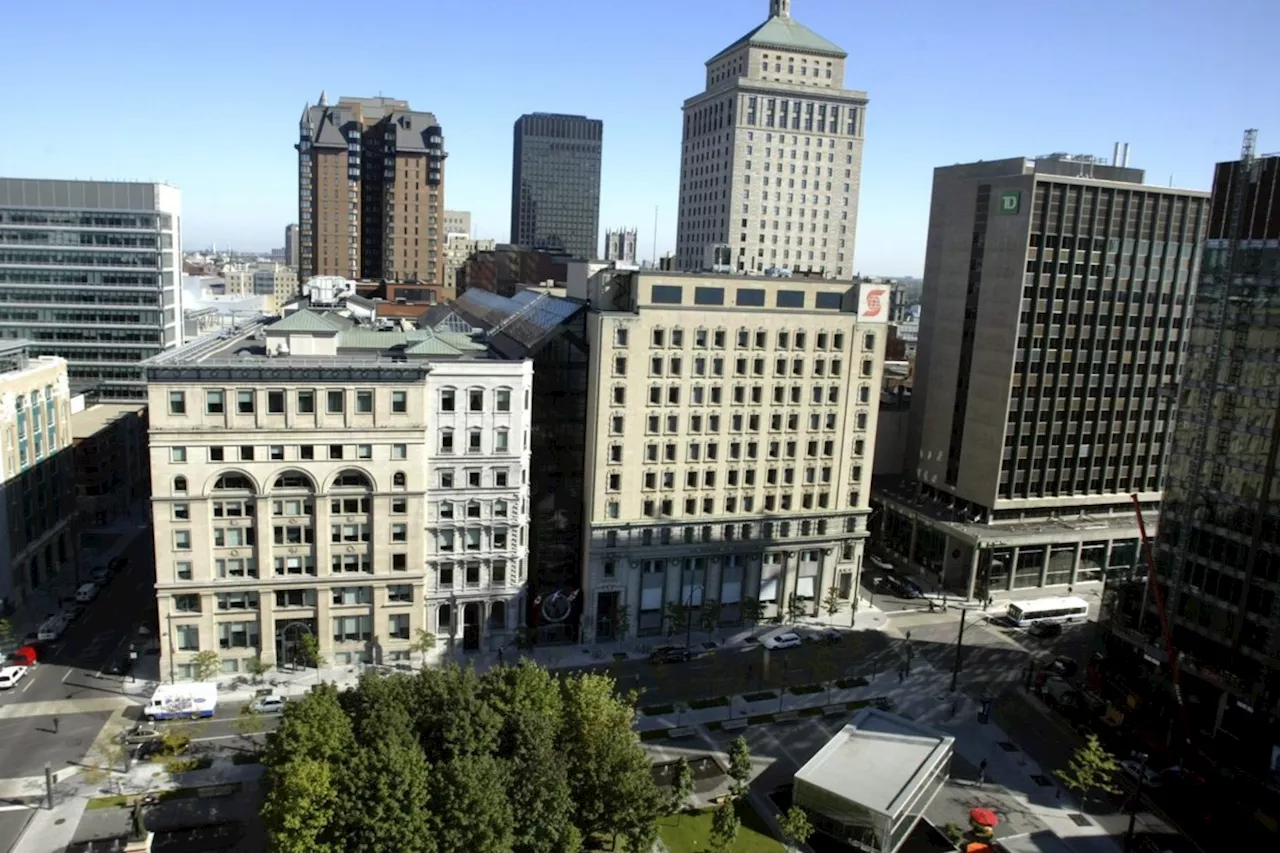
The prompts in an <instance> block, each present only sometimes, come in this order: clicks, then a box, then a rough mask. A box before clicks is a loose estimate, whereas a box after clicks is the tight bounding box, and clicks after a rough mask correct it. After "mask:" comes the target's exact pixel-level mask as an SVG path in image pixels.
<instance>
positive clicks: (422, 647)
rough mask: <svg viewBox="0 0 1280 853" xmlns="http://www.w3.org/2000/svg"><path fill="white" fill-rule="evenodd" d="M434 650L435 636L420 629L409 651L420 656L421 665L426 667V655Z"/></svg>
mask: <svg viewBox="0 0 1280 853" xmlns="http://www.w3.org/2000/svg"><path fill="white" fill-rule="evenodd" d="M435 648H436V635H435V634H433V633H431V632H430V631H426V630H424V629H422V628H419V629H418V634H417V636H416V637H414V639H413V643H412V645H410V646H409V651H411V652H417V653H418V654H420V655H422V665H423V666H426V665H427V655H429V654H430V653H431V652H433V651H435Z"/></svg>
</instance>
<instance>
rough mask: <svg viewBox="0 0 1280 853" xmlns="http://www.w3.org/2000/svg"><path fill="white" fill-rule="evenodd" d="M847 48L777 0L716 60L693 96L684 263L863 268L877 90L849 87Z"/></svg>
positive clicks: (688, 111)
mask: <svg viewBox="0 0 1280 853" xmlns="http://www.w3.org/2000/svg"><path fill="white" fill-rule="evenodd" d="M846 57H847V54H846V53H845V52H844V51H843V50H841V49H840V48H839V47H837V46H836V45H834V44H832V43H831V42H829V41H827V40H826V39H824V38H823V37H822V36H820V35H818V34H817V33H815V32H814V31H813V30H810V29H809V28H808V27H805V26H804V25H802V24H800V23H799V22H798V21H796V20H794V19H793V18H792V17H791V3H790V0H770V3H769V19H768V20H767V21H765V22H764V23H763V24H761V25H760V26H758V27H756V28H755V29H753V30H752V31H751V32H749V33H747V34H746V35H745V36H743V37H742V38H740V39H738V40H737V41H735V42H734V43H733V44H731V45H729V46H728V47H726V48H725V49H724V50H722V51H720V52H719V53H718V54H716V55H715V56H713V57H712V58H711V59H710V60H708V61H707V77H706V88H705V90H704V91H703V92H702V93H701V94H699V95H694V96H693V97H692V98H689V99H688V100H687V101H685V102H684V137H683V142H682V148H681V154H680V199H679V202H680V204H679V212H678V220H677V226H676V259H677V263H678V264H679V266H680V268H681V269H686V270H700V269H712V268H714V269H717V270H722V271H723V270H731V271H736V272H762V271H764V270H767V269H770V268H775V267H776V268H783V269H790V270H795V271H804V272H818V273H821V274H823V275H824V276H826V277H829V278H830V277H850V276H852V275H853V271H854V266H853V246H854V235H855V233H856V230H857V222H858V184H859V180H860V176H861V173H862V141H863V125H864V121H865V117H866V108H867V95H866V93H865V92H858V91H853V90H849V89H845V88H844V71H845V58H846Z"/></svg>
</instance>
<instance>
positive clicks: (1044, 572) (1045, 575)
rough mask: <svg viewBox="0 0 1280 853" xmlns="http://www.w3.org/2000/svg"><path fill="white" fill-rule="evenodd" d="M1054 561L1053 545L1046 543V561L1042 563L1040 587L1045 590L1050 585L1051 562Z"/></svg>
mask: <svg viewBox="0 0 1280 853" xmlns="http://www.w3.org/2000/svg"><path fill="white" fill-rule="evenodd" d="M1051 559H1053V544H1052V543H1051V542H1046V543H1045V544H1044V559H1043V560H1042V561H1041V562H1040V587H1041V588H1043V587H1044V586H1045V585H1046V584H1047V583H1049V561H1050V560H1051Z"/></svg>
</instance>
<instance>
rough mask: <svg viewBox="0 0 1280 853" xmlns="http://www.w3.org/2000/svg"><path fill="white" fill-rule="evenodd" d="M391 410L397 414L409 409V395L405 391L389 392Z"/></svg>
mask: <svg viewBox="0 0 1280 853" xmlns="http://www.w3.org/2000/svg"><path fill="white" fill-rule="evenodd" d="M391 411H392V412H393V413H395V414H397V415H403V414H404V413H405V412H407V411H409V395H408V394H407V393H406V392H404V391H392V392H391Z"/></svg>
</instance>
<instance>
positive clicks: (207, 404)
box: [204, 391, 224, 415]
mask: <svg viewBox="0 0 1280 853" xmlns="http://www.w3.org/2000/svg"><path fill="white" fill-rule="evenodd" d="M204 411H205V414H207V415H220V414H222V413H223V411H224V409H223V402H222V392H221V391H205V392H204Z"/></svg>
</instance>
